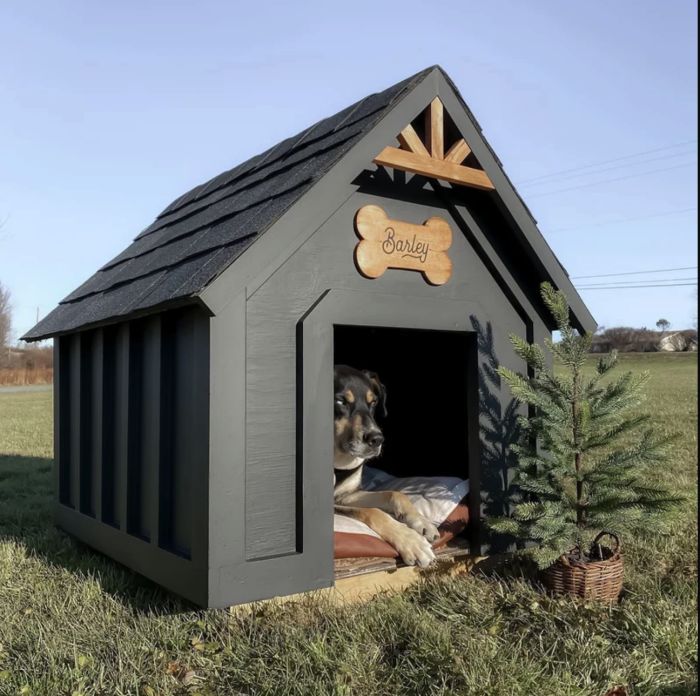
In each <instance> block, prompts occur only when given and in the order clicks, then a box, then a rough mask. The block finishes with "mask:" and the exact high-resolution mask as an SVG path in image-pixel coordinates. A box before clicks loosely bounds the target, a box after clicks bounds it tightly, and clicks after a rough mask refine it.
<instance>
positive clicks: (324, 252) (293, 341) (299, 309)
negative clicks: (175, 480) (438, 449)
mask: <svg viewBox="0 0 700 696" xmlns="http://www.w3.org/2000/svg"><path fill="white" fill-rule="evenodd" d="M423 198H424V199H426V198H427V199H428V200H429V201H430V203H415V202H408V201H404V200H395V199H390V198H385V197H379V196H375V195H370V194H368V193H359V192H358V193H355V194H353V195H352V196H351V197H350V198H349V199H348V200H347V202H346V203H345V204H344V205H343V206H342V207H340V208H339V210H338V211H337V212H336V213H335V214H334V215H333V216H332V217H331V218H330V219H329V220H328V221H327V222H326V223H325V224H324V225H323V226H322V227H321V228H320V229H319V230H318V231H317V232H316V233H315V234H314V235H313V236H311V237H310V238H309V239H308V240H307V241H306V242H305V244H304V245H303V246H302V247H301V248H300V249H299V250H297V251H296V253H295V254H294V255H293V256H291V257H290V258H289V259H288V260H287V261H286V262H285V263H284V264H283V265H282V266H281V267H280V268H279V269H278V270H277V271H276V272H275V273H274V275H272V277H270V278H269V279H268V280H267V282H265V283H264V284H263V285H262V286H261V287H260V288H259V289H258V290H257V291H256V292H255V294H254V295H253V296H252V297H250V298H249V299H248V301H247V304H246V363H245V364H246V380H247V383H246V409H245V411H246V449H247V451H246V459H245V467H246V470H245V491H246V493H245V500H246V517H245V536H246V541H245V548H246V557H247V559H248V560H249V561H252V560H256V559H265V558H272V557H276V556H283V555H291V554H295V553H298V552H299V551H301V549H300V548H299V539H300V534H299V529H298V526H299V525H300V524H301V520H302V510H301V509H300V506H302V505H303V501H304V499H305V497H306V496H307V494H308V493H309V492H308V491H304V492H303V493H302V494H301V495H297V493H296V492H297V486H298V476H299V472H298V471H297V458H296V444H297V358H298V356H297V330H298V325H299V322H300V321H301V320H302V318H303V317H304V316H305V314H306V313H307V312H309V310H310V308H312V307H313V305H314V304H315V303H316V302H317V301H318V300H319V299H320V298H321V297H322V296H323V294H324V293H325V292H326V291H328V290H329V289H338V290H346V291H356V292H358V293H365V296H366V301H367V303H368V307H369V306H371V303H372V293H375V292H376V293H387V294H391V295H396V296H400V297H401V298H403V300H404V301H405V302H406V303H409V304H410V302H411V299H412V298H433V299H443V300H446V301H450V300H459V301H469V302H470V303H474V304H475V305H476V306H477V307H478V311H476V312H475V313H474V316H473V317H465V320H469V321H470V322H471V323H472V325H473V326H474V327H477V326H480V327H482V328H483V330H484V331H486V329H487V327H489V326H490V330H491V331H492V335H493V346H491V349H492V354H491V355H487V354H480V363H481V364H482V371H483V372H484V374H485V375H486V374H490V373H489V369H491V368H492V364H491V363H492V362H493V359H494V358H496V359H498V360H499V361H500V362H501V364H504V365H506V366H508V367H511V368H513V369H523V367H524V366H523V364H522V363H521V361H520V360H519V359H518V358H517V357H516V356H515V355H514V354H513V351H512V348H511V346H510V342H509V340H508V335H509V334H510V333H513V332H514V333H518V334H520V335H523V336H530V335H532V333H533V330H532V325H531V324H530V325H528V321H527V317H523V316H522V312H521V313H518V311H516V309H515V308H514V307H513V306H512V304H511V303H510V301H509V299H508V298H506V296H505V295H504V292H503V289H502V288H501V287H500V286H499V284H498V283H497V282H496V280H495V279H494V277H493V275H492V274H491V273H490V272H489V271H488V270H487V269H486V267H485V266H484V264H483V263H482V261H481V260H480V258H479V256H478V255H477V253H476V252H475V249H474V248H473V247H472V246H471V245H470V243H469V242H468V241H467V239H466V237H465V236H464V235H463V234H461V233H460V228H459V226H458V225H457V223H456V222H455V220H454V219H453V218H452V216H451V213H450V211H448V210H447V209H446V208H445V206H444V205H442V203H441V202H440V201H439V200H438V199H437V197H435V196H431V197H427V196H424V197H423ZM369 204H374V205H379V206H381V207H382V208H383V209H384V210H385V211H386V213H387V215H388V216H389V217H390V218H392V219H398V220H404V221H406V222H411V223H414V224H422V223H423V222H425V220H427V219H428V218H429V217H432V216H439V217H443V218H445V219H446V220H447V221H448V222H449V223H450V225H451V227H452V229H453V233H454V241H453V243H452V246H451V248H450V250H449V255H450V257H451V259H452V263H453V275H452V278H451V279H450V281H449V282H448V283H446V284H445V285H443V286H440V287H434V286H431V285H429V284H427V283H426V282H425V280H424V279H423V277H422V276H421V274H419V273H414V272H407V271H395V270H390V271H387V272H386V273H385V274H384V275H382V276H381V277H380V278H378V279H375V280H368V279H366V278H364V277H363V276H361V275H360V273H359V272H358V271H357V269H356V267H355V264H354V260H353V252H354V248H355V246H356V244H357V243H358V238H357V236H356V234H355V232H354V227H353V220H354V217H355V214H356V213H357V211H358V209H359V208H361V207H362V206H364V205H369ZM414 328H421V317H420V316H418V315H417V316H416V317H415V326H414ZM480 345H481V346H482V348H484V349H486V346H484V345H483V341H482V343H481V344H480ZM484 390H486V391H488V394H484V398H489V399H491V400H492V401H493V400H496V401H498V402H499V403H504V404H507V403H508V401H509V395H508V394H507V393H506V392H507V387H505V385H503V386H496V385H492V384H484ZM327 397H328V403H327V404H325V403H324V404H318V408H329V409H330V408H331V397H332V395H331V394H328V395H327ZM305 398H313V396H306V397H305ZM486 417H487V416H486V414H481V418H482V427H488V423H486V422H485V420H486ZM409 427H410V426H409ZM330 437H331V434H330V433H329V438H330ZM301 466H303V462H302V463H301ZM328 466H329V472H328V476H327V480H324V482H323V483H322V484H320V483H319V485H322V486H323V487H324V488H325V489H327V490H325V492H324V493H323V495H327V496H329V498H330V497H331V496H332V471H331V469H332V463H331V462H330V461H329V462H328ZM314 493H315V491H314ZM327 523H328V524H331V522H330V520H328V521H327Z"/></svg>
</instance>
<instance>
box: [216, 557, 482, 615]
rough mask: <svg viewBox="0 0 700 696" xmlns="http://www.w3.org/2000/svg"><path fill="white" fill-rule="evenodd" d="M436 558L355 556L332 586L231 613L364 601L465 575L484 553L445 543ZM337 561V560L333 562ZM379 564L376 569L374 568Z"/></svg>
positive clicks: (472, 568) (253, 604) (241, 606)
mask: <svg viewBox="0 0 700 696" xmlns="http://www.w3.org/2000/svg"><path fill="white" fill-rule="evenodd" d="M436 555H437V561H436V562H435V563H433V565H431V566H430V568H417V567H415V566H406V565H403V564H402V563H397V561H395V560H393V559H387V558H382V559H379V561H377V559H374V563H372V559H356V560H357V562H358V567H357V569H356V572H355V573H345V574H344V576H343V577H337V576H336V580H335V582H334V584H333V587H329V588H327V589H325V590H316V591H315V592H303V593H301V594H294V595H289V596H288V597H274V598H272V599H268V600H264V601H262V602H252V603H250V604H241V605H239V606H236V607H231V608H230V610H229V611H231V613H233V614H238V613H239V612H241V613H243V614H249V613H255V611H256V609H257V608H259V607H261V606H263V605H268V606H269V605H270V604H272V605H283V604H288V603H290V602H291V603H295V602H308V601H310V600H314V599H318V600H320V601H326V602H330V603H331V604H334V605H343V604H349V603H350V604H352V603H357V602H365V601H368V600H370V599H372V598H373V597H376V596H377V595H379V594H382V593H385V592H392V591H402V590H406V589H408V588H409V587H411V585H415V584H416V583H419V582H422V581H424V580H427V579H430V578H436V577H441V578H448V577H457V576H459V575H465V574H467V573H470V572H472V571H474V570H476V569H477V568H478V567H480V566H481V564H483V563H484V562H486V561H487V560H491V559H487V558H485V557H480V556H474V555H472V554H470V553H469V550H468V549H465V548H464V547H463V546H460V547H458V548H454V547H446V548H444V549H440V550H439V551H437V552H436ZM336 563H337V562H336ZM378 568H379V569H378Z"/></svg>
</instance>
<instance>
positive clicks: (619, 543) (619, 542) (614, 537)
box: [593, 532, 622, 554]
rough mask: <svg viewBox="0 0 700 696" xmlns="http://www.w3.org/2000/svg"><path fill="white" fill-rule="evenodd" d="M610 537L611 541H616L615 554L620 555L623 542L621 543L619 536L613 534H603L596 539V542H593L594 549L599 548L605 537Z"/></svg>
mask: <svg viewBox="0 0 700 696" xmlns="http://www.w3.org/2000/svg"><path fill="white" fill-rule="evenodd" d="M606 536H609V537H610V538H611V539H614V541H615V548H614V550H613V553H614V554H618V553H619V552H620V549H621V548H622V542H621V541H620V537H619V536H617V534H614V533H613V532H601V533H600V534H599V535H598V536H597V537H596V538H595V541H594V542H593V548H595V547H596V546H598V544H600V542H601V540H602V539H603V537H606Z"/></svg>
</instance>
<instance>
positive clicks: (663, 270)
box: [570, 266, 698, 280]
mask: <svg viewBox="0 0 700 696" xmlns="http://www.w3.org/2000/svg"><path fill="white" fill-rule="evenodd" d="M697 269H698V267H697V266H686V267H685V268H659V269H655V270H653V271H625V272H624V273H603V274H602V275H588V276H571V278H570V280H586V279H588V278H612V277H618V276H631V275H647V274H648V273H674V272H675V271H696V270H697ZM649 280H651V278H650V279H649Z"/></svg>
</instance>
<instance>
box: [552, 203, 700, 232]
mask: <svg viewBox="0 0 700 696" xmlns="http://www.w3.org/2000/svg"><path fill="white" fill-rule="evenodd" d="M697 209H698V208H697V206H695V207H694V208H683V209H681V210H669V211H668V212H666V213H653V214H651V215H642V216H641V217H631V218H625V219H624V220H610V221H609V222H594V223H591V224H589V225H579V226H577V227H562V228H560V229H558V230H548V231H547V232H545V234H556V233H557V232H574V231H576V230H587V229H590V228H592V227H608V226H611V225H622V224H623V223H625V222H638V221H640V220H651V219H653V218H660V217H666V216H668V215H678V214H680V213H690V212H692V211H695V210H697Z"/></svg>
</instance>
